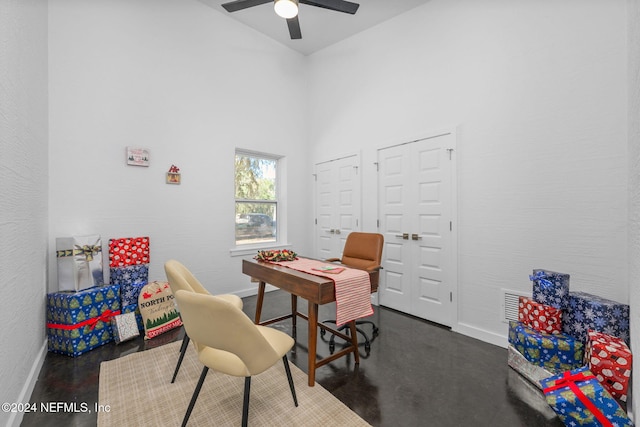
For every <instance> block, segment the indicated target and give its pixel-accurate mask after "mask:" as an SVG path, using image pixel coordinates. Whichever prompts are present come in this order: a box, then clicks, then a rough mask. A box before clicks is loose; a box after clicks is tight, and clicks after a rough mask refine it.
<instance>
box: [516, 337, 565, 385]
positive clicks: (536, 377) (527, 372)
mask: <svg viewBox="0 0 640 427" xmlns="http://www.w3.org/2000/svg"><path fill="white" fill-rule="evenodd" d="M507 354H508V357H507V363H508V364H509V366H511V367H512V368H513V369H515V370H516V371H517V372H518V373H519V374H520V375H522V376H523V377H525V378H526V379H528V380H529V381H531V382H532V383H533V384H534V385H535V386H536V387H538V388H539V389H540V390H542V385H541V384H540V380H543V379H545V378H549V377H551V376H553V375H555V374H554V373H552V372H549V371H547V370H546V369H544V368H543V367H541V366H537V365H534V364H533V363H531V362H529V361H528V360H527V359H526V358H525V357H524V356H523V355H522V354H520V352H519V351H518V350H516V348H515V347H514V346H512V345H509V348H508V349H507Z"/></svg>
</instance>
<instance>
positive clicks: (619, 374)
mask: <svg viewBox="0 0 640 427" xmlns="http://www.w3.org/2000/svg"><path fill="white" fill-rule="evenodd" d="M585 360H586V361H587V362H588V364H589V370H590V371H591V372H592V373H593V374H594V375H595V376H596V378H598V381H600V383H601V384H602V385H603V387H604V388H606V389H607V391H608V392H609V393H610V394H611V395H612V396H613V397H615V398H616V399H620V400H621V401H623V402H626V401H627V391H628V390H629V379H630V377H631V365H632V361H633V359H632V355H631V350H629V347H628V346H627V344H626V343H625V342H624V341H623V340H622V339H620V338H616V337H612V336H610V335H607V334H603V333H601V332H596V331H589V333H588V338H587V349H586V351H585Z"/></svg>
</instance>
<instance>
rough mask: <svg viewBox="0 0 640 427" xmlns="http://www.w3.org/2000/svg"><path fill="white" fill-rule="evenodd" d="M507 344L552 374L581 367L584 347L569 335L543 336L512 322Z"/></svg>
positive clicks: (543, 334)
mask: <svg viewBox="0 0 640 427" xmlns="http://www.w3.org/2000/svg"><path fill="white" fill-rule="evenodd" d="M509 344H511V345H512V346H513V347H514V348H515V349H516V350H517V351H518V352H520V354H522V355H523V356H524V357H525V358H526V359H527V360H528V361H529V362H531V363H533V364H534V365H537V366H542V367H543V368H545V369H547V370H548V371H550V372H552V373H554V374H555V373H558V372H562V371H568V370H570V369H574V368H576V367H578V366H581V365H582V356H583V351H584V345H583V343H582V342H581V341H578V340H576V339H575V338H574V337H571V336H569V335H564V334H555V335H552V334H545V333H544V332H538V331H536V330H535V329H532V328H529V327H527V326H525V325H523V324H522V323H520V322H516V321H513V320H512V321H510V322H509Z"/></svg>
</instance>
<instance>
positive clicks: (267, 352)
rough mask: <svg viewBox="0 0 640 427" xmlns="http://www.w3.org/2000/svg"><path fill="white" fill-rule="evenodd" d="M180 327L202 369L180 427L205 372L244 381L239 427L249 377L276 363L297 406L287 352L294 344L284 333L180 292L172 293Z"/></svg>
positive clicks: (218, 302)
mask: <svg viewBox="0 0 640 427" xmlns="http://www.w3.org/2000/svg"><path fill="white" fill-rule="evenodd" d="M176 300H177V301H178V308H179V309H180V313H181V315H182V321H183V322H184V327H185V329H186V331H187V333H188V334H189V336H190V337H191V338H192V339H193V340H194V341H195V342H196V343H197V349H198V359H199V360H200V362H202V364H203V365H204V368H203V369H202V373H201V374H200V379H199V380H198V384H197V385H196V388H195V390H194V391H193V396H192V397H191V402H189V407H188V408H187V413H186V414H185V415H184V419H183V420H182V426H183V427H184V426H186V425H187V421H188V420H189V416H190V415H191V411H192V410H193V407H194V406H195V403H196V400H197V399H198V394H200V389H201V388H202V383H203V382H204V380H205V378H206V376H207V372H208V371H209V368H211V369H213V370H215V371H218V372H221V373H223V374H227V375H232V376H235V377H244V404H243V409H242V426H243V427H246V425H247V421H248V417H249V394H250V390H251V376H253V375H258V374H260V373H262V372H264V371H266V370H267V369H269V368H270V367H272V366H273V365H274V364H275V363H276V362H277V361H278V360H279V359H282V361H283V362H284V368H285V371H286V373H287V378H288V380H289V388H290V389H291V395H292V396H293V403H294V404H295V406H298V399H297V397H296V390H295V387H294V384H293V378H292V377H291V369H290V368H289V361H288V360H287V352H288V351H289V350H291V348H292V347H293V345H294V344H295V341H294V340H293V338H291V337H290V336H289V335H287V334H285V333H284V332H281V331H278V330H276V329H273V328H269V327H266V326H259V325H255V324H254V323H253V322H252V321H251V319H249V317H248V316H247V315H246V314H245V313H244V312H243V311H242V310H241V309H239V308H238V307H236V306H234V305H233V304H230V303H229V302H227V301H225V300H224V299H222V298H220V297H216V296H213V295H202V294H197V293H193V292H188V291H184V290H180V291H178V292H176Z"/></svg>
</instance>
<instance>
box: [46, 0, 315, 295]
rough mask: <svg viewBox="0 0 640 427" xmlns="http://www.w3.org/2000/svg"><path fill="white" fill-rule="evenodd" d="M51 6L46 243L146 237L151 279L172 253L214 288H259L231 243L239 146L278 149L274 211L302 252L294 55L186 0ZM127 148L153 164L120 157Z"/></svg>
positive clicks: (301, 82) (304, 197)
mask: <svg viewBox="0 0 640 427" xmlns="http://www.w3.org/2000/svg"><path fill="white" fill-rule="evenodd" d="M49 16H50V18H49V19H50V21H49V25H50V31H49V48H50V51H49V53H50V67H49V70H50V115H51V132H50V152H51V154H50V164H51V171H50V187H51V191H50V194H51V199H50V233H49V236H50V244H49V251H50V253H53V251H54V248H55V238H56V237H60V236H70V235H83V234H93V233H98V234H100V235H101V236H102V237H103V242H104V243H106V241H107V240H108V239H109V238H115V237H125V236H143V235H146V236H150V243H151V265H150V278H151V279H152V280H153V279H158V280H161V279H165V274H164V269H163V264H164V262H165V261H166V260H167V259H170V258H176V259H179V260H181V261H182V262H184V263H185V264H186V265H187V266H188V267H189V268H191V269H192V270H193V271H194V273H195V274H196V275H197V276H198V277H199V278H200V279H201V280H202V281H203V283H205V284H206V286H207V287H208V288H209V290H210V291H211V292H216V293H218V292H236V293H240V294H243V293H246V292H254V293H255V284H251V283H250V282H249V278H248V277H246V276H243V275H242V274H241V267H240V260H241V258H239V257H235V258H231V257H230V254H229V250H230V249H231V248H232V247H233V245H234V238H235V237H234V228H233V223H234V218H235V211H234V204H233V197H234V185H233V177H234V172H233V167H234V150H235V149H236V148H243V149H250V150H256V151H260V152H266V153H272V154H278V155H284V156H286V159H285V162H286V168H287V176H286V177H285V178H286V179H285V182H284V184H285V185H286V188H287V195H288V198H287V200H288V206H287V207H286V211H285V212H280V213H279V218H278V219H279V222H280V223H283V222H284V221H285V220H286V218H287V215H288V218H289V221H288V225H289V228H288V236H289V237H290V239H289V242H290V243H292V248H293V249H294V250H296V251H298V252H301V253H303V252H305V251H306V250H307V247H308V245H307V242H308V240H309V239H308V237H307V235H310V232H309V231H308V230H307V228H308V225H309V224H307V223H306V221H305V219H307V218H309V217H310V211H309V208H308V205H309V203H308V202H307V201H308V200H309V199H310V196H309V195H308V191H307V188H308V185H309V184H308V183H307V182H305V179H302V178H301V177H305V178H306V177H307V176H308V179H309V182H310V179H311V175H310V173H307V171H308V166H307V163H308V150H307V142H306V139H305V138H306V133H305V131H304V130H305V128H306V123H305V112H306V102H307V94H306V80H305V69H304V57H303V56H302V55H300V54H298V53H295V52H293V51H291V50H289V49H287V48H285V47H284V46H283V45H280V44H278V43H276V42H275V41H273V40H271V39H268V38H266V37H265V36H263V35H261V34H260V33H258V32H255V31H252V30H250V29H248V28H247V27H245V26H244V25H241V24H239V23H237V22H236V21H234V20H232V19H230V18H229V17H227V16H225V15H224V14H222V13H219V12H217V11H214V10H213V9H211V8H210V7H207V6H205V5H203V4H202V3H199V2H197V1H195V0H193V1H184V0H126V1H125V0H96V1H91V2H87V1H83V0H56V1H55V2H51V4H50V15H49ZM283 117H285V118H286V121H283V120H281V119H282V118H283ZM126 146H135V147H145V148H148V149H149V150H150V153H151V165H150V167H148V168H144V167H134V166H127V165H126V162H125V147H126ZM172 164H175V165H177V166H178V167H179V168H180V172H181V174H182V184H181V185H179V186H176V185H167V184H165V173H166V172H167V170H168V169H169V167H170V166H171V165H172ZM292 219H293V220H292ZM49 267H50V274H49V286H50V289H56V284H57V282H56V276H55V274H56V268H55V259H53V258H52V259H51V260H50V263H49Z"/></svg>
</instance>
